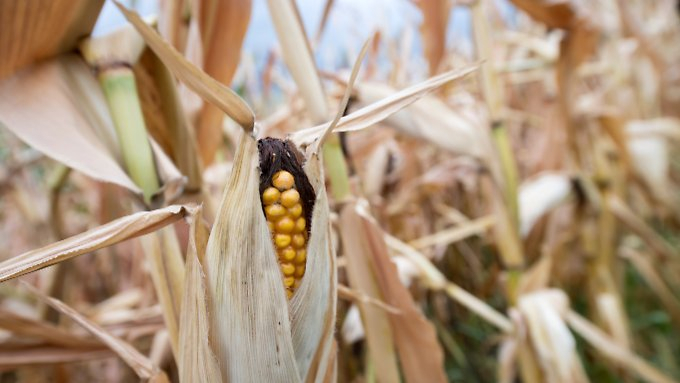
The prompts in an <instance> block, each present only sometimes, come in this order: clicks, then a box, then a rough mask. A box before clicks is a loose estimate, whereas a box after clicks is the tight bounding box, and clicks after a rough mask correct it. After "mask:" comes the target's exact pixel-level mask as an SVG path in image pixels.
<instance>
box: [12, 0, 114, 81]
mask: <svg viewBox="0 0 680 383" xmlns="http://www.w3.org/2000/svg"><path fill="white" fill-rule="evenodd" d="M102 5H104V1H103V0H95V1H90V0H84V1H83V0H79V1H70V0H59V1H53V2H51V3H50V4H49V6H46V4H44V3H41V2H31V1H19V2H15V1H9V2H3V3H2V4H0V80H1V79H4V78H5V77H7V76H9V75H10V74H12V73H14V72H15V71H16V70H19V69H21V68H23V67H25V66H28V65H30V64H32V63H34V62H36V61H39V60H43V59H46V58H49V57H52V56H55V55H57V54H59V53H62V52H68V51H70V50H71V49H73V48H74V47H75V45H76V43H77V42H78V40H79V39H81V38H82V37H83V36H85V35H88V34H89V33H90V31H92V28H93V27H94V24H95V22H96V21H97V16H98V15H99V11H100V10H101V8H102Z"/></svg>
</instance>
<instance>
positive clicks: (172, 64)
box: [115, 2, 255, 131]
mask: <svg viewBox="0 0 680 383" xmlns="http://www.w3.org/2000/svg"><path fill="white" fill-rule="evenodd" d="M115 4H116V5H117V6H118V9H120V11H121V12H123V14H124V15H125V17H126V18H127V19H128V21H129V22H130V23H132V25H133V26H134V27H135V28H136V29H137V31H138V32H139V33H140V34H141V35H142V37H143V38H144V41H146V43H147V44H148V46H149V47H150V48H151V49H152V50H153V51H154V52H155V53H156V55H158V57H159V58H160V59H161V61H163V63H164V64H165V66H166V67H167V68H168V69H169V70H170V71H171V72H172V73H173V74H174V75H175V76H177V78H179V79H180V81H182V82H183V83H185V84H186V85H187V86H188V87H189V88H190V89H191V90H193V91H194V92H196V93H197V94H198V95H199V96H201V97H202V98H203V99H205V100H206V101H208V102H210V103H211V104H213V105H215V106H217V107H218V108H220V109H221V110H222V111H223V112H224V113H226V114H227V115H228V116H229V117H231V118H232V119H233V120H234V121H236V122H237V123H238V124H239V125H241V127H243V129H245V130H247V131H250V130H252V129H253V125H254V123H255V117H254V115H253V112H252V111H251V110H250V108H249V107H248V105H247V104H246V103H245V102H244V101H243V100H242V99H241V98H240V97H239V96H238V95H237V94H236V93H235V92H234V91H232V90H231V89H229V88H228V87H226V86H224V85H223V84H221V83H220V82H218V81H216V80H215V79H213V78H212V77H210V76H208V75H207V74H206V73H205V72H203V71H202V70H201V69H199V68H198V67H196V66H195V65H193V64H191V63H190V62H189V61H188V60H187V59H185V58H184V57H183V56H182V54H180V53H179V52H177V50H176V49H175V48H173V47H172V46H171V45H170V44H168V43H167V42H166V41H164V40H163V39H162V38H161V37H160V36H159V35H158V33H156V31H154V30H153V29H151V27H149V26H148V25H147V24H146V23H145V22H144V21H143V20H142V19H141V18H140V17H139V15H138V14H137V13H136V12H133V11H130V10H128V9H127V8H125V7H124V6H122V5H120V3H118V2H116V3H115Z"/></svg>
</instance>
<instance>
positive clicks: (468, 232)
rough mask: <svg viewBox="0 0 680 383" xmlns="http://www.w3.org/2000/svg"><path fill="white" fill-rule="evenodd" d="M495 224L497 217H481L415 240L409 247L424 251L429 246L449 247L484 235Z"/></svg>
mask: <svg viewBox="0 0 680 383" xmlns="http://www.w3.org/2000/svg"><path fill="white" fill-rule="evenodd" d="M495 222H496V217H494V216H486V217H481V218H478V219H476V220H473V221H469V222H465V223H462V224H460V225H457V226H455V227H453V228H451V229H446V230H441V231H439V232H436V233H434V234H432V235H428V236H425V237H421V238H418V239H414V240H413V241H411V242H410V243H409V245H411V246H412V247H413V248H415V249H422V248H424V247H428V246H442V245H444V246H445V245H449V244H451V243H454V242H458V241H462V240H463V239H465V238H467V237H471V236H473V235H480V234H484V233H485V232H486V231H487V229H489V228H490V227H492V226H493V225H494V223H495Z"/></svg>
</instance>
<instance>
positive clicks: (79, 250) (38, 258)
mask: <svg viewBox="0 0 680 383" xmlns="http://www.w3.org/2000/svg"><path fill="white" fill-rule="evenodd" d="M191 209H192V208H190V207H187V206H181V205H172V206H168V207H166V208H163V209H158V210H151V211H144V212H139V213H135V214H131V215H128V216H126V217H122V218H119V219H117V220H115V221H111V222H109V223H107V224H104V225H101V226H99V227H96V228H94V229H92V230H88V231H86V232H84V233H81V234H78V235H75V236H73V237H70V238H67V239H64V240H62V241H59V242H55V243H53V244H50V245H47V246H45V247H43V248H40V249H37V250H32V251H29V252H27V253H24V254H21V255H18V256H16V257H14V258H10V259H8V260H6V261H4V262H2V263H0V282H4V281H6V280H8V279H12V278H16V277H18V276H21V275H24V274H28V273H31V272H33V271H36V270H39V269H42V268H44V267H47V266H51V265H54V264H56V263H59V262H63V261H65V260H67V259H71V258H73V257H76V256H78V255H82V254H87V253H90V252H92V251H95V250H98V249H101V248H104V247H107V246H111V245H113V244H116V243H118V242H122V241H124V240H126V239H130V238H134V237H138V236H140V235H144V234H147V233H150V232H153V231H155V230H158V229H159V228H161V227H164V226H167V225H169V224H171V223H173V222H176V221H178V220H180V219H182V218H183V217H184V216H185V215H187V214H188V213H189V212H190V211H191Z"/></svg>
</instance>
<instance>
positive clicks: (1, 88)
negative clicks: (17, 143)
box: [0, 55, 141, 193]
mask: <svg viewBox="0 0 680 383" xmlns="http://www.w3.org/2000/svg"><path fill="white" fill-rule="evenodd" d="M0 121H2V123H3V124H4V125H6V126H7V128H9V129H10V130H11V131H12V132H14V133H15V134H16V135H17V136H18V137H19V138H20V139H21V140H23V141H24V142H26V143H27V144H28V145H30V146H32V147H34V148H35V149H37V150H39V151H41V152H43V153H45V154H47V155H48V156H50V157H52V158H54V159H56V160H57V161H60V162H62V163H64V164H66V165H67V166H69V167H72V168H74V169H76V170H78V171H81V172H83V173H84V174H86V175H88V176H90V177H92V178H94V179H96V180H101V181H105V182H111V183H114V184H117V185H120V186H123V187H125V188H127V189H129V190H131V191H133V192H135V193H141V190H140V189H139V188H138V187H137V185H135V184H134V182H132V180H131V179H130V178H129V177H128V176H127V174H126V173H125V171H123V169H122V168H121V167H120V165H119V164H118V162H117V160H116V158H117V153H116V152H115V149H112V146H109V145H113V148H117V147H118V143H117V140H116V139H115V133H114V128H113V122H112V121H111V117H110V116H109V114H108V109H107V106H106V103H105V101H104V95H103V94H102V92H101V89H100V87H99V84H98V83H97V81H96V80H95V78H94V76H92V74H91V73H90V69H89V68H88V67H87V65H86V64H85V63H84V62H83V61H82V59H80V58H78V57H77V56H75V55H66V56H63V57H61V58H59V59H55V60H51V61H46V62H44V63H41V64H37V65H35V66H32V67H30V68H28V69H25V70H23V71H21V72H20V73H17V74H16V75H15V76H13V77H11V78H8V79H6V80H4V81H3V82H2V84H0ZM46 131H49V132H50V134H45V132H46Z"/></svg>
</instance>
